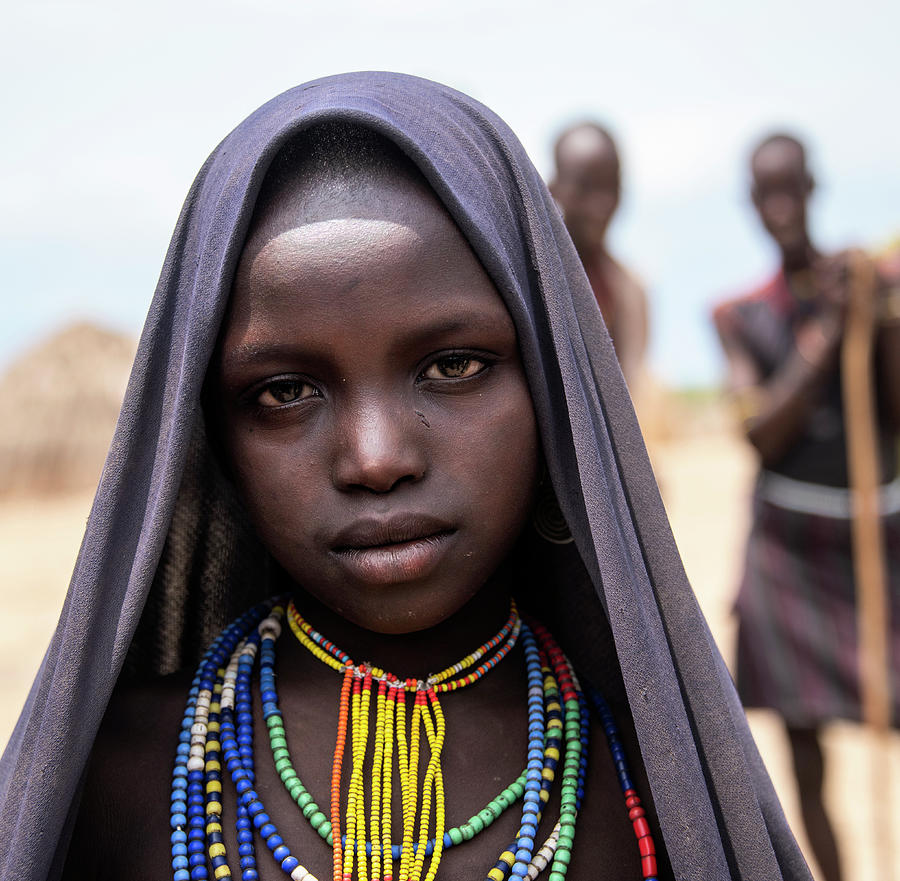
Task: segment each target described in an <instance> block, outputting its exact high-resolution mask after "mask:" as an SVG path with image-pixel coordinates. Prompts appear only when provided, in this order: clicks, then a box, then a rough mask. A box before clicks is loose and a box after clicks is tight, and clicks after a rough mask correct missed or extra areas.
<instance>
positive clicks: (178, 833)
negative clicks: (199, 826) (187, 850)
mask: <svg viewBox="0 0 900 881" xmlns="http://www.w3.org/2000/svg"><path fill="white" fill-rule="evenodd" d="M169 841H171V842H172V844H184V842H186V841H187V835H186V834H185V832H184V830H182V829H176V830H175V831H174V832H173V833H172V835H171V836H170V838H169Z"/></svg>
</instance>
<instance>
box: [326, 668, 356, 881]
mask: <svg viewBox="0 0 900 881" xmlns="http://www.w3.org/2000/svg"><path fill="white" fill-rule="evenodd" d="M352 685H353V671H352V670H350V669H347V670H345V671H344V681H343V683H342V684H341V702H340V705H339V708H338V731H337V740H336V741H335V744H334V761H333V763H332V766H331V836H332V842H331V848H332V866H333V878H334V881H342V869H343V864H344V856H343V853H342V852H341V851H342V847H341V770H342V768H343V763H344V747H345V745H346V743H347V722H348V719H349V716H350V689H351V686H352Z"/></svg>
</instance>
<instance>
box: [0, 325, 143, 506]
mask: <svg viewBox="0 0 900 881" xmlns="http://www.w3.org/2000/svg"><path fill="white" fill-rule="evenodd" d="M135 348H136V343H135V341H134V340H132V339H131V338H129V337H127V336H125V335H123V334H119V333H115V332H113V331H109V330H105V329H102V328H99V327H96V326H94V325H91V324H74V325H71V326H69V327H66V328H64V329H63V330H61V331H59V332H58V333H56V334H54V335H53V336H51V337H50V338H49V339H47V340H45V341H43V342H41V343H39V344H38V345H36V346H34V347H33V348H32V349H30V350H28V351H27V352H26V353H25V354H24V355H22V356H21V357H20V358H19V359H18V360H17V361H15V362H14V363H13V364H11V365H10V366H9V367H8V368H7V369H6V371H4V373H3V374H2V376H0V494H2V495H7V494H12V493H16V494H20V493H22V494H30V493H40V494H47V493H57V492H67V491H72V490H78V489H87V488H89V487H91V486H93V485H95V484H96V483H97V479H98V477H99V476H100V471H101V469H102V467H103V461H104V459H105V458H106V451H107V448H108V447H109V442H110V439H111V438H112V433H113V429H114V428H115V425H116V419H117V417H118V414H119V407H120V405H121V403H122V395H123V394H124V392H125V385H126V383H127V381H128V375H129V372H130V370H131V362H132V360H133V358H134V352H135Z"/></svg>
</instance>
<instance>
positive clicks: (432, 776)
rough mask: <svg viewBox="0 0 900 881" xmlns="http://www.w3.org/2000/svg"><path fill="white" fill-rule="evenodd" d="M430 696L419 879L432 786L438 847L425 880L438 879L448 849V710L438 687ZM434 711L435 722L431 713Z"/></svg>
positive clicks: (435, 836)
mask: <svg viewBox="0 0 900 881" xmlns="http://www.w3.org/2000/svg"><path fill="white" fill-rule="evenodd" d="M428 697H429V702H430V712H429V708H426V710H425V712H423V714H422V716H423V718H424V720H425V731H426V734H427V736H428V743H429V746H430V747H431V758H430V759H429V761H428V770H427V771H426V773H425V785H424V787H423V793H422V819H421V821H420V824H421V828H420V831H419V853H418V854H417V855H416V881H418V879H419V878H420V877H421V874H422V867H423V866H424V862H425V845H426V843H427V841H428V838H429V835H428V831H429V830H428V815H429V811H430V805H426V799H428V800H429V801H430V795H431V789H432V788H434V838H435V841H434V850H433V851H432V854H431V863H430V864H429V867H428V874H427V875H426V876H425V881H434V876H435V875H436V874H437V869H438V866H439V865H440V862H441V855H442V853H443V850H444V827H445V824H446V816H445V805H444V775H443V772H442V771H441V751H442V750H443V747H444V735H445V733H446V726H445V724H444V713H443V711H442V710H441V704H440V701H438V699H437V694H436V693H435V691H434V689H429V691H428ZM432 713H433V714H434V721H433V722H432V719H431V714H432Z"/></svg>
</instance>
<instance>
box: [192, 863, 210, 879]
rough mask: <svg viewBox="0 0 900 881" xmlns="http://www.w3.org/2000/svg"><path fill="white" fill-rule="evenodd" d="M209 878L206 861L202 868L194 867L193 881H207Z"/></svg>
mask: <svg viewBox="0 0 900 881" xmlns="http://www.w3.org/2000/svg"><path fill="white" fill-rule="evenodd" d="M207 878H209V873H208V872H207V871H206V861H205V860H204V863H203V865H202V866H194V868H193V869H191V881H207Z"/></svg>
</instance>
